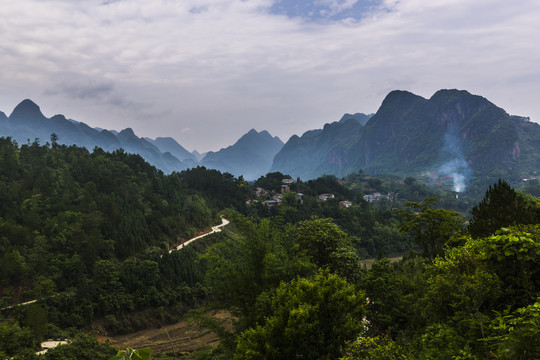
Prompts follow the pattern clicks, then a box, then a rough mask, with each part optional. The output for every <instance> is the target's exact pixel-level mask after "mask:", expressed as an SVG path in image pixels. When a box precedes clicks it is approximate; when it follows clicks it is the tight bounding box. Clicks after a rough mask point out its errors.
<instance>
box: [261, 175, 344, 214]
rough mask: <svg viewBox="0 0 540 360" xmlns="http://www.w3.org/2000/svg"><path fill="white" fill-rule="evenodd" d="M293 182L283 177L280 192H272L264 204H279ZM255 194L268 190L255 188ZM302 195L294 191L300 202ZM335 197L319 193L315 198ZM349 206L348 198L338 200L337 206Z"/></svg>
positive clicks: (301, 201) (266, 194) (263, 194)
mask: <svg viewBox="0 0 540 360" xmlns="http://www.w3.org/2000/svg"><path fill="white" fill-rule="evenodd" d="M293 183H294V180H293V179H288V178H287V179H283V180H282V185H281V192H280V193H276V194H273V195H272V198H271V199H269V200H265V201H264V205H266V206H269V207H273V206H279V205H281V203H282V201H283V194H285V193H287V192H289V191H291V188H290V185H291V184H293ZM255 194H256V195H257V196H268V195H269V193H268V191H266V190H264V189H262V188H257V189H256V192H255ZM303 197H304V194H302V193H296V198H297V199H298V201H299V202H300V204H302V203H303V202H304V200H303ZM335 197H336V196H335V195H334V194H320V195H319V196H318V197H317V198H318V201H327V200H328V199H334V198H335ZM349 206H352V202H350V201H348V200H345V201H340V202H339V207H349Z"/></svg>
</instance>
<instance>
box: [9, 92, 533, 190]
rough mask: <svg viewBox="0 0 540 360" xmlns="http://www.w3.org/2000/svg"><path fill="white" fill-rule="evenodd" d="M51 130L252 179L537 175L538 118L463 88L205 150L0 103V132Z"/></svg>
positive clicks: (178, 166) (176, 164) (176, 165)
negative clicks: (284, 135)
mask: <svg viewBox="0 0 540 360" xmlns="http://www.w3.org/2000/svg"><path fill="white" fill-rule="evenodd" d="M51 133H55V134H57V135H58V142H59V143H62V144H67V145H71V144H76V145H78V146H83V147H86V148H88V149H89V150H92V149H93V148H94V147H95V146H99V147H101V148H103V149H104V150H106V151H114V150H117V149H120V148H123V149H124V150H125V151H126V152H129V153H136V154H140V155H141V156H142V157H143V158H144V159H145V160H147V161H148V162H150V163H151V164H153V165H154V166H156V167H157V168H159V169H161V170H162V171H164V172H166V173H170V172H172V171H180V170H183V169H186V168H190V167H195V166H198V165H201V166H205V167H207V168H213V169H217V170H220V171H222V172H229V173H231V174H233V175H235V176H240V175H242V176H243V177H244V178H245V179H247V180H255V179H257V178H258V177H259V176H262V175H265V174H266V173H267V172H269V171H279V172H282V173H284V174H288V175H291V176H293V177H300V178H301V179H303V180H309V179H314V178H317V177H319V176H321V175H323V174H328V175H336V176H339V177H342V176H345V175H347V174H349V173H351V172H357V171H359V170H362V171H364V172H366V173H368V174H382V173H385V174H396V175H400V176H422V177H425V178H428V179H430V178H431V179H435V180H437V179H441V178H442V179H446V180H447V181H450V182H452V184H453V186H454V190H455V191H462V190H463V189H464V188H465V186H466V185H467V184H468V183H469V182H470V180H471V179H472V178H478V177H483V178H489V179H491V180H494V181H496V180H497V178H498V177H504V178H513V179H519V178H520V177H521V178H527V177H535V176H536V177H538V175H540V173H539V172H540V151H539V149H540V125H539V124H536V123H533V122H531V121H530V120H529V119H528V118H525V117H520V116H512V115H509V114H508V113H506V111H504V110H503V109H501V108H499V107H497V106H496V105H494V104H493V103H491V102H490V101H488V100H487V99H485V98H483V97H481V96H478V95H472V94H470V93H469V92H467V91H464V90H440V91H438V92H436V93H435V94H434V95H433V96H432V97H431V98H429V99H425V98H423V97H421V96H418V95H415V94H413V93H410V92H407V91H397V90H396V91H392V92H390V93H389V94H388V95H387V96H386V98H385V99H384V101H383V102H382V104H381V106H380V108H379V109H378V111H377V112H376V113H375V114H368V115H366V114H363V113H356V114H345V115H343V117H342V118H341V119H340V120H339V121H335V122H332V123H328V124H325V125H324V126H323V128H322V129H316V130H309V131H307V132H305V133H304V134H303V135H302V136H297V135H293V136H292V137H291V138H290V139H289V140H288V141H287V142H286V143H285V144H283V142H282V141H281V140H280V139H279V138H277V137H273V136H272V135H270V134H269V133H268V132H267V131H261V132H257V131H256V130H254V129H252V130H250V131H249V132H248V133H246V134H245V135H243V136H242V137H241V138H240V139H239V140H238V141H237V142H236V143H234V144H233V145H231V146H229V147H226V148H223V149H221V150H219V151H217V152H208V153H206V154H200V153H198V152H197V151H193V152H189V151H188V150H186V149H185V148H184V147H182V146H181V145H180V144H178V143H177V142H176V141H175V140H174V139H173V138H171V137H158V138H156V139H150V138H140V137H138V136H136V135H135V134H134V132H133V130H132V129H130V128H127V129H124V130H122V131H120V132H117V131H113V130H106V129H99V128H91V127H90V126H88V125H86V124H84V123H82V122H77V121H75V120H72V119H67V118H66V117H65V116H63V115H55V116H53V117H51V118H47V117H45V116H44V115H43V114H42V113H41V111H40V109H39V106H38V105H36V104H35V103H34V102H32V101H31V100H24V101H22V102H21V103H20V104H19V105H17V106H16V107H15V109H14V110H13V112H12V113H11V114H10V115H9V116H6V114H4V113H3V112H0V136H11V137H12V138H14V139H15V140H16V141H17V142H19V143H26V142H27V141H33V140H34V139H36V138H38V139H41V141H42V142H43V141H44V140H45V141H46V140H48V139H49V138H50V135H51Z"/></svg>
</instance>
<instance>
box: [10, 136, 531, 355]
mask: <svg viewBox="0 0 540 360" xmlns="http://www.w3.org/2000/svg"><path fill="white" fill-rule="evenodd" d="M377 193H378V194H379V195H378V196H377V195H376V194H377ZM381 193H382V194H381ZM399 194H401V195H399ZM454 195H455V193H454V192H445V191H442V190H441V189H431V188H429V187H428V186H426V185H425V184H423V183H421V182H419V181H417V180H415V179H414V178H406V179H404V180H400V179H399V178H397V177H386V178H375V177H371V176H368V175H366V174H364V173H361V172H360V173H356V174H352V175H350V176H349V177H347V178H345V179H337V178H336V177H333V176H326V177H321V178H318V179H315V180H311V181H307V182H302V181H298V180H297V181H294V180H293V179H291V178H290V176H288V175H284V174H281V173H269V174H267V175H266V176H263V177H260V178H259V179H258V180H257V181H255V182H254V183H252V184H249V183H247V182H245V181H244V180H242V178H240V179H238V178H235V177H234V176H232V175H230V174H227V173H225V174H222V173H220V172H219V171H216V170H207V169H205V168H202V167H198V168H195V169H192V170H189V171H183V172H180V173H172V174H170V175H164V174H163V173H162V172H161V171H159V170H156V169H155V168H154V167H152V166H150V165H149V164H148V163H146V162H145V161H144V160H143V159H142V158H141V157H140V156H136V155H128V154H126V153H124V152H123V151H115V152H113V153H107V152H104V151H103V150H101V149H99V148H96V149H94V151H93V152H92V153H90V152H89V151H87V150H86V149H84V148H78V147H75V146H65V145H59V144H57V143H56V142H55V141H54V137H53V138H52V139H51V143H50V144H45V145H40V144H39V143H37V142H34V143H33V144H26V145H22V146H21V147H19V146H18V145H17V144H15V143H13V142H12V141H11V140H10V139H5V138H0V199H1V202H0V260H1V261H0V291H1V292H0V295H1V298H2V305H1V306H0V308H1V315H2V319H1V320H0V356H2V357H5V358H14V359H37V358H38V356H37V355H36V354H35V351H37V350H38V349H39V342H40V341H41V340H42V339H47V338H56V339H64V338H68V339H70V341H71V343H70V344H67V345H60V346H58V347H57V348H55V349H53V350H50V351H49V352H47V353H46V354H45V355H42V356H41V358H45V359H47V360H49V359H51V360H52V359H103V360H105V359H109V358H111V357H112V356H113V355H114V354H115V352H116V349H114V348H112V347H111V345H110V344H107V343H100V342H98V341H97V340H96V338H95V337H94V336H97V335H99V336H100V338H101V339H102V336H103V335H104V334H105V335H112V334H118V333H130V332H132V331H135V330H142V329H146V328H150V327H160V326H163V325H164V324H165V323H171V322H175V321H177V320H178V319H180V318H183V317H184V316H186V312H188V311H189V315H187V316H188V317H189V318H190V319H193V320H194V321H195V322H197V323H198V324H199V325H200V326H202V327H205V328H207V329H208V330H209V331H212V332H214V333H215V334H216V336H218V337H219V339H220V342H219V345H217V346H212V347H206V348H201V349H199V350H198V351H195V352H193V353H181V352H180V351H172V352H171V353H167V354H154V355H153V356H154V358H168V359H298V358H304V359H344V360H350V359H449V360H450V359H538V358H539V357H540V347H539V345H538V341H537V339H538V337H539V336H540V303H539V301H540V299H539V297H540V227H539V225H538V224H539V223H540V199H539V198H536V197H534V196H532V195H530V194H526V193H523V192H517V191H515V190H514V189H513V188H512V187H510V186H509V185H508V183H506V182H505V181H503V180H499V181H498V182H497V183H496V184H493V185H492V186H490V187H489V188H488V189H487V191H486V193H485V196H484V198H483V199H482V200H481V201H480V202H477V203H476V205H475V206H473V207H472V211H471V213H470V215H468V219H467V218H466V217H465V216H464V215H463V213H465V214H467V213H466V211H461V213H460V212H458V211H455V210H450V208H455V209H457V210H460V209H461V208H462V207H465V209H467V208H468V207H469V206H470V205H472V204H468V203H467V200H463V199H457V198H456V197H455V196H454ZM434 196H437V197H438V198H439V199H437V198H435V197H434ZM269 199H278V200H279V201H277V200H273V201H272V200H269ZM440 205H444V207H441V206H440ZM445 207H446V208H445ZM219 215H221V216H224V217H226V218H227V219H229V220H230V221H231V224H230V225H228V226H227V227H226V228H225V231H223V232H221V233H218V234H215V235H211V236H209V237H207V238H205V240H204V241H197V242H195V243H193V244H192V245H189V246H187V247H185V248H183V249H182V250H180V251H172V252H169V249H170V247H171V246H172V245H173V244H175V243H179V242H181V241H182V240H183V239H187V238H189V237H191V236H193V235H196V234H199V233H200V232H201V231H204V230H205V229H206V228H208V227H209V226H210V225H215V224H216V223H218V222H220V221H219ZM392 254H395V255H401V256H400V257H399V261H397V262H393V263H390V261H389V260H387V259H386V258H385V257H384V256H389V255H392ZM366 257H372V259H370V261H369V262H367V261H364V259H363V258H366ZM373 258H376V259H373ZM366 264H370V266H366ZM33 300H35V302H32V303H29V304H25V305H19V306H17V305H18V304H21V303H22V302H25V301H33ZM209 309H221V310H225V313H228V314H230V319H229V320H230V321H229V322H228V323H227V324H230V323H232V325H224V324H222V323H221V322H219V321H216V320H215V319H213V318H211V317H207V315H206V314H207V311H208V310H209ZM81 331H83V332H81ZM168 341H172V339H168ZM148 347H150V348H151V346H148Z"/></svg>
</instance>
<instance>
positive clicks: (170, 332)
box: [108, 310, 232, 354]
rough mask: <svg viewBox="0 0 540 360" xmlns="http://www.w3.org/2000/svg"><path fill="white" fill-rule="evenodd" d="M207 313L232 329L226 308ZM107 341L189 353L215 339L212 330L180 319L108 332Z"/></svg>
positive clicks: (213, 341)
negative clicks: (131, 330) (129, 330)
mask: <svg viewBox="0 0 540 360" xmlns="http://www.w3.org/2000/svg"><path fill="white" fill-rule="evenodd" d="M207 315H209V316H212V317H213V318H215V319H218V320H220V321H221V322H222V323H223V324H224V325H225V326H226V328H227V329H232V316H231V314H230V313H229V312H227V311H223V310H220V311H212V312H209V313H208V314H207ZM108 339H109V340H110V341H111V344H112V345H113V346H115V347H116V348H118V349H125V348H127V347H131V348H134V349H142V348H150V349H152V350H153V351H154V353H177V354H178V353H191V352H193V351H195V350H198V349H201V348H209V347H213V346H216V345H217V344H218V343H219V339H218V337H217V336H216V334H214V333H213V332H211V331H209V330H207V329H201V328H200V327H199V326H198V325H197V324H195V323H193V322H190V321H187V320H182V321H179V322H178V323H176V324H171V325H165V326H162V327H161V328H158V329H146V330H141V331H138V332H136V333H132V334H126V335H118V336H110V337H108Z"/></svg>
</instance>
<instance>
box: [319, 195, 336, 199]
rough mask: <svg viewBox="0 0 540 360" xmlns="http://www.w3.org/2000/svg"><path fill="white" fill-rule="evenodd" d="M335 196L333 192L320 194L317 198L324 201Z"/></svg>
mask: <svg viewBox="0 0 540 360" xmlns="http://www.w3.org/2000/svg"><path fill="white" fill-rule="evenodd" d="M333 198H335V196H334V194H321V195H319V200H320V201H326V200H328V199H333Z"/></svg>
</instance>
